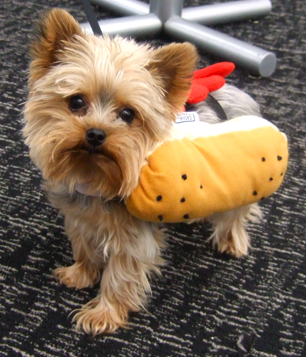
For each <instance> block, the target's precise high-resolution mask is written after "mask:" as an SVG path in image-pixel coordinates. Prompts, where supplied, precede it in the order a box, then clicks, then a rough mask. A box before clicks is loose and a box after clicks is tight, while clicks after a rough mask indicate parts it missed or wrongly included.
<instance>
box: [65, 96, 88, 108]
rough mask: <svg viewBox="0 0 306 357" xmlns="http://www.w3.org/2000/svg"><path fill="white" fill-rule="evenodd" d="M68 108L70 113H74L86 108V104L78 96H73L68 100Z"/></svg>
mask: <svg viewBox="0 0 306 357" xmlns="http://www.w3.org/2000/svg"><path fill="white" fill-rule="evenodd" d="M69 108H70V110H71V111H73V112H75V111H78V110H81V109H85V108H86V103H85V101H84V99H83V98H82V97H81V96H80V95H74V96H73V97H71V98H70V100H69Z"/></svg>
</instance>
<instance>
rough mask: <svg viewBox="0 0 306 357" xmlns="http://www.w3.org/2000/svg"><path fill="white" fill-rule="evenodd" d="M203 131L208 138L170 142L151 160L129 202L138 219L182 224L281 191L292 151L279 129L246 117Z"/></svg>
mask: <svg viewBox="0 0 306 357" xmlns="http://www.w3.org/2000/svg"><path fill="white" fill-rule="evenodd" d="M200 124H201V123H200ZM178 125H179V124H178ZM218 126H219V127H218ZM201 130H202V129H201ZM201 130H200V129H199V130H196V131H198V132H201ZM202 132H203V135H205V136H200V137H199V136H198V137H196V136H197V135H199V134H192V135H189V137H194V139H193V140H191V139H189V138H187V137H185V138H182V139H181V140H177V139H175V140H172V141H168V142H166V143H164V144H162V145H161V146H159V147H158V148H157V149H156V150H155V151H154V152H153V153H152V154H151V155H150V156H149V158H148V164H147V165H145V166H144V167H143V168H142V171H141V175H140V179H139V184H138V186H137V187H136V188H135V189H134V191H133V192H132V194H131V196H130V197H129V198H128V199H127V200H126V205H127V208H128V210H129V211H130V212H131V213H132V214H133V215H134V216H136V217H138V218H140V219H143V220H147V221H153V222H159V221H162V222H182V221H186V220H189V219H194V218H200V217H207V216H210V215H211V214H213V213H218V212H224V211H228V210H231V209H234V208H238V207H241V206H245V205H248V204H251V203H254V202H257V201H260V200H262V199H264V198H266V197H268V196H270V195H271V194H272V193H273V192H275V191H276V190H277V189H278V187H279V186H280V184H281V183H282V180H283V177H284V174H285V172H286V168H287V164H288V147H287V139H286V136H285V135H284V134H282V133H281V132H280V131H279V130H278V129H277V128H276V127H275V126H274V125H272V124H271V123H269V122H268V121H266V120H264V119H262V118H258V117H253V116H252V117H240V118H237V119H233V120H229V121H227V122H225V123H222V124H215V125H209V126H208V125H206V127H204V129H203V130H202Z"/></svg>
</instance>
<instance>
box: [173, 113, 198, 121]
mask: <svg viewBox="0 0 306 357" xmlns="http://www.w3.org/2000/svg"><path fill="white" fill-rule="evenodd" d="M199 121H200V119H199V115H198V113H197V112H182V113H180V114H177V115H176V122H175V123H176V124H182V123H198V122H199Z"/></svg>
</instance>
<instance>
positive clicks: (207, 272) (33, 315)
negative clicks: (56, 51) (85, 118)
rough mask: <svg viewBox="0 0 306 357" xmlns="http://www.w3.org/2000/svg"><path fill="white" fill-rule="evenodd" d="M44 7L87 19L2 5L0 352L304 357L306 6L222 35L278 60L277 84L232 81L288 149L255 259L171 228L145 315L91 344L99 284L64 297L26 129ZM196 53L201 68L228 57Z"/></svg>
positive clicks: (56, 238) (253, 230) (66, 254)
mask: <svg viewBox="0 0 306 357" xmlns="http://www.w3.org/2000/svg"><path fill="white" fill-rule="evenodd" d="M207 3H210V1H195V0H194V1H186V3H185V6H195V5H199V4H200V5H203V4H207ZM48 7H62V8H65V9H67V10H68V11H70V12H71V14H73V15H74V16H75V17H76V18H77V19H78V20H79V21H81V22H84V21H85V15H84V12H83V10H82V7H81V5H80V1H78V0H40V1H34V0H27V1H22V0H2V1H1V3H0V46H1V52H0V56H1V61H0V68H1V76H0V96H1V99H0V177H1V179H0V286H1V287H0V356H27V357H29V356H63V357H64V356H71V357H72V356H78V357H86V356H114V357H116V356H124V357H130V356H143V357H147V356H156V357H163V356H167V357H168V356H201V357H202V356H207V357H209V356H218V357H222V356H224V357H229V356H231V357H236V356H239V357H241V356H265V357H267V356H269V357H270V356H271V357H272V356H273V357H274V356H275V357H279V356H288V357H289V356H291V357H293V356H296V357H301V356H306V338H305V336H306V235H305V231H306V224H305V220H306V218H305V202H306V195H305V193H306V172H305V170H306V156H305V150H306V122H305V103H306V95H305V93H306V84H305V75H306V42H305V41H306V40H305V26H306V3H305V1H304V0H278V1H276V0H275V1H273V10H272V12H271V14H270V15H269V16H267V17H264V18H261V19H259V20H257V21H252V20H248V21H243V22H239V23H232V24H229V25H222V26H216V27H215V28H218V29H219V30H220V31H222V32H225V33H227V34H229V35H232V36H235V37H237V38H239V39H242V40H244V41H247V42H249V43H252V44H255V45H257V46H260V47H263V48H265V49H267V50H271V51H274V52H275V53H276V55H277V57H278V65H277V70H276V72H275V73H274V74H273V76H272V77H270V78H258V77H255V76H252V75H250V74H249V73H248V72H247V71H246V70H244V69H242V68H240V67H237V69H236V70H235V72H234V73H233V74H232V75H231V76H230V77H229V80H228V81H229V83H232V84H235V85H237V86H239V87H240V88H242V89H244V90H245V91H247V92H248V93H249V94H251V95H252V96H253V97H254V98H255V99H256V100H257V101H258V102H259V103H260V105H261V108H262V112H263V113H264V116H265V117H266V118H267V119H269V120H271V121H272V122H273V123H275V124H276V125H277V126H278V127H279V128H280V129H281V130H282V131H284V132H285V133H286V134H287V136H288V139H289V143H290V156H291V158H290V165H289V169H288V172H287V175H286V178H285V182H284V184H283V185H282V187H281V189H280V190H279V191H278V192H277V193H276V194H275V195H273V196H272V197H271V198H270V199H269V200H267V201H266V202H264V203H263V204H262V207H263V211H264V213H265V220H264V223H263V224H262V225H254V226H251V227H250V235H251V236H252V245H253V249H252V251H251V252H250V254H249V256H248V257H246V258H244V259H240V260H236V259H231V258H229V257H227V256H224V255H218V254H216V252H214V251H213V249H212V248H211V246H210V244H208V243H205V240H206V238H208V236H209V234H210V232H209V227H208V226H207V225H190V226H189V225H184V224H179V225H176V226H172V225H169V226H167V230H168V233H169V249H168V250H167V252H166V253H165V257H166V259H167V260H168V261H169V262H170V263H169V265H168V266H167V267H165V268H163V276H162V278H159V279H155V280H154V281H153V296H152V298H151V299H150V304H149V306H148V311H149V313H147V312H140V313H135V314H132V315H131V317H130V322H131V329H129V330H121V329H120V330H118V331H117V332H116V333H114V334H113V335H106V336H98V337H96V338H94V339H92V338H91V337H88V336H86V335H84V334H82V333H79V332H76V331H75V330H74V327H73V325H72V322H71V317H69V313H70V312H71V311H72V310H74V309H76V308H79V307H80V306H81V305H82V304H84V303H85V302H87V301H89V300H90V299H91V298H93V297H94V296H95V295H96V293H97V289H98V287H96V288H94V289H85V290H80V291H78V290H75V289H68V288H66V287H65V286H60V285H58V283H57V282H56V281H55V280H54V278H53V277H52V270H53V269H54V268H56V267H59V266H62V265H70V264H71V263H72V261H73V260H72V253H71V250H70V245H69V243H68V241H67V239H66V236H65V234H64V231H63V228H62V226H63V222H62V218H61V217H58V215H57V212H56V211H55V210H54V209H53V208H52V207H51V206H50V204H49V203H48V202H47V200H46V198H45V196H44V193H43V192H42V191H41V190H40V183H41V178H40V175H39V173H38V171H37V170H36V169H35V168H34V167H33V165H32V164H31V162H30V160H29V158H28V154H27V148H26V147H25V145H24V144H23V140H22V136H21V133H20V131H21V117H22V108H23V103H24V101H25V100H26V96H27V89H26V82H27V80H26V71H27V67H28V63H29V58H28V55H27V46H28V42H29V38H30V34H31V31H32V23H33V21H35V20H36V19H37V18H38V16H39V13H40V12H42V11H43V10H45V9H47V8H48ZM95 11H96V13H97V15H98V17H99V18H102V17H104V18H111V17H115V14H114V13H110V12H108V11H103V10H102V9H97V8H96V10H95ZM169 41H170V38H164V37H159V38H157V39H156V40H154V41H151V42H152V43H153V42H155V43H157V44H159V45H160V44H163V43H167V42H169ZM200 55H201V63H200V64H199V67H201V66H202V67H203V66H205V65H209V64H212V63H215V62H217V61H220V60H222V59H220V58H216V57H213V56H211V55H208V54H207V53H204V52H200ZM238 341H241V343H238Z"/></svg>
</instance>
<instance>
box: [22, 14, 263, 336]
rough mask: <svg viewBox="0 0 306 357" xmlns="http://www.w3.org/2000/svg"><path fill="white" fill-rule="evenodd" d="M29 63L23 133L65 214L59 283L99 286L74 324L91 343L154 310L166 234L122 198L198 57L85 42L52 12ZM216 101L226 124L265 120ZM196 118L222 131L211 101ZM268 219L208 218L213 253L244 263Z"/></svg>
mask: <svg viewBox="0 0 306 357" xmlns="http://www.w3.org/2000/svg"><path fill="white" fill-rule="evenodd" d="M31 58H32V60H31V63H30V69H29V97H28V100H27V103H26V105H25V110H24V128H23V133H24V136H25V142H26V145H27V146H28V147H29V151H30V157H31V159H32V161H33V162H34V164H35V165H36V167H37V168H38V169H39V170H40V171H41V172H42V176H43V179H44V188H45V190H46V192H47V196H48V198H49V200H50V201H51V203H52V205H53V206H54V207H55V208H57V209H58V210H60V212H61V213H62V214H63V215H64V218H65V231H66V233H67V236H68V237H69V240H70V242H71V244H72V249H73V258H74V260H75V263H74V264H73V265H72V266H70V267H63V268H59V269H56V270H55V276H56V278H57V279H58V280H59V281H60V283H63V284H66V285H67V286H68V287H74V288H77V289H82V288H87V287H92V286H93V285H94V284H96V283H98V282H100V291H99V295H98V296H97V297H96V298H95V299H93V300H92V301H90V302H89V303H87V304H86V305H85V306H83V307H82V308H81V309H80V310H78V312H77V313H76V314H75V316H74V321H75V322H76V327H77V328H78V329H81V330H83V331H85V332H86V333H91V334H93V335H96V334H99V333H110V332H113V331H115V330H116V329H117V328H119V327H126V326H127V324H128V314H129V312H131V311H139V310H140V309H141V308H143V307H144V306H145V305H146V300H147V295H148V294H149V293H150V291H151V288H150V283H149V280H150V276H151V275H152V274H153V273H157V274H160V267H161V266H162V265H163V263H164V261H163V258H162V251H163V249H164V248H165V246H166V244H165V239H166V237H165V233H164V231H163V230H162V229H161V228H160V226H159V225H158V224H157V223H150V222H145V221H142V220H139V219H137V218H135V217H133V216H132V215H131V214H130V213H129V212H128V210H127V209H126V206H125V204H124V200H125V199H126V198H127V197H128V196H129V195H130V194H131V192H132V190H133V189H134V188H135V186H136V185H137V183H138V179H139V174H140V171H141V167H142V166H143V165H144V163H145V162H146V158H147V157H148V154H149V153H150V152H152V150H153V148H154V147H156V145H157V144H158V143H161V142H164V141H166V140H167V138H169V133H170V131H171V127H172V125H173V122H174V121H175V115H176V113H178V112H179V111H181V108H182V107H183V106H184V104H185V102H186V95H187V94H188V91H189V90H190V86H191V81H192V75H193V72H194V70H195V69H196V66H197V62H198V54H197V51H196V49H195V47H194V46H193V45H191V44H189V43H181V44H174V43H173V44H170V45H167V46H164V47H160V48H153V47H151V46H149V45H147V44H137V43H136V42H135V41H134V40H131V39H124V38H121V37H115V38H110V37H108V36H106V35H105V36H100V37H97V36H94V35H86V34H85V33H84V32H83V31H82V30H81V28H80V25H79V24H78V23H77V22H76V21H75V20H74V18H73V17H72V16H71V15H69V14H68V13H67V12H66V11H64V10H61V9H53V10H51V11H49V12H48V13H46V14H45V15H44V16H43V17H42V18H41V20H40V21H39V22H38V27H37V32H36V36H35V39H34V40H33V42H32V45H31ZM212 95H213V97H214V98H215V99H216V100H218V102H219V103H220V104H221V105H222V108H223V110H224V112H225V113H226V115H227V117H228V119H231V118H234V117H237V116H240V115H257V116H260V110H259V106H258V104H257V103H256V102H255V101H254V100H253V99H251V97H250V96H249V95H247V94H246V93H244V92H242V91H241V90H239V89H237V88H236V87H233V86H230V85H225V86H224V87H223V88H221V89H219V90H217V91H215V92H212ZM196 111H197V112H198V114H199V117H200V120H201V121H206V122H208V123H212V124H213V123H217V122H219V121H220V119H219V117H218V115H217V113H216V111H215V110H214V109H213V108H212V107H211V106H210V105H209V103H207V102H205V101H204V102H202V103H201V104H198V105H196ZM84 187H85V189H84ZM83 190H85V191H84V192H83ZM260 217H261V212H260V209H259V207H258V206H257V204H252V205H250V206H246V207H242V208H239V209H236V210H233V211H229V212H225V213H219V214H215V215H213V216H212V217H209V218H208V220H209V221H210V222H211V223H212V229H213V233H212V236H211V240H212V243H213V245H214V246H215V247H216V248H217V249H218V251H219V252H222V253H223V252H226V253H229V254H231V255H233V256H235V257H241V256H243V255H245V254H247V251H248V249H249V247H250V238H249V236H248V234H247V232H246V226H247V222H248V221H253V222H256V221H258V220H259V219H260ZM102 271H103V274H101V272H102Z"/></svg>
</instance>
